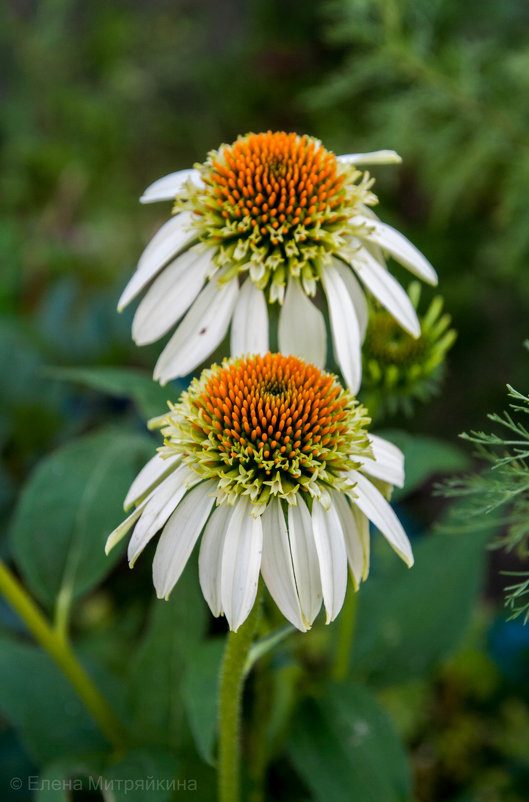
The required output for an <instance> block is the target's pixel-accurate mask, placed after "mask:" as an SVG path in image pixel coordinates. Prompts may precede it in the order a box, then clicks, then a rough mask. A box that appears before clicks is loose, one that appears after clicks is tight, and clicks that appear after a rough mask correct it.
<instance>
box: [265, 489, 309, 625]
mask: <svg viewBox="0 0 529 802" xmlns="http://www.w3.org/2000/svg"><path fill="white" fill-rule="evenodd" d="M262 521H263V556H262V561H261V573H262V575H263V579H264V581H265V582H266V586H267V588H268V590H269V591H270V595H271V596H272V598H273V600H274V601H275V603H276V604H277V606H278V607H279V609H280V610H281V612H282V613H283V615H284V616H285V618H287V619H288V620H289V621H290V623H291V624H294V626H295V627H297V628H298V629H300V630H301V631H302V632H306V631H307V629H308V627H307V624H306V622H304V621H303V617H302V614H301V607H300V603H299V597H298V592H297V590H296V582H295V580H294V571H293V568H292V557H291V555H290V545H289V541H288V531H287V525H286V521H285V516H284V514H283V510H282V509H281V504H280V502H279V501H278V500H277V499H272V501H270V502H269V504H268V506H267V508H266V510H265V512H264V513H263V516H262Z"/></svg>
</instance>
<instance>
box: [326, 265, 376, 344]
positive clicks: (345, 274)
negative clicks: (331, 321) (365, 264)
mask: <svg viewBox="0 0 529 802" xmlns="http://www.w3.org/2000/svg"><path fill="white" fill-rule="evenodd" d="M332 261H333V265H334V266H335V268H336V270H337V271H338V273H339V274H340V278H341V279H342V281H343V283H344V284H345V286H346V287H347V292H348V293H349V295H350V297H351V301H352V302H353V306H354V308H355V312H356V319H357V320H358V328H359V330H360V339H361V340H362V342H363V340H364V337H365V335H366V329H367V321H368V319H369V311H368V308H367V301H366V297H365V295H364V291H363V289H362V287H361V286H360V284H359V283H358V281H357V280H356V278H355V277H354V274H353V271H352V270H351V268H350V267H349V265H345V264H344V263H343V262H342V261H341V260H340V259H335V258H334V257H333V260H332Z"/></svg>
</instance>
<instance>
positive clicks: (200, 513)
mask: <svg viewBox="0 0 529 802" xmlns="http://www.w3.org/2000/svg"><path fill="white" fill-rule="evenodd" d="M214 490H215V483H214V482H212V481H210V480H208V481H207V482H201V484H199V485H197V486H196V487H194V488H193V489H192V490H190V491H189V492H188V493H187V495H186V496H185V497H184V499H183V500H182V501H181V502H180V504H179V505H178V507H177V508H176V510H175V511H174V512H173V514H172V515H171V517H170V518H169V520H168V521H167V523H166V525H165V528H164V530H163V532H162V534H161V537H160V540H159V541H158V546H157V547H156V553H155V555H154V560H153V563H152V576H153V581H154V587H155V588H156V594H157V596H158V598H159V599H167V598H168V597H169V594H170V593H171V591H172V589H173V588H174V586H175V584H176V583H177V582H178V580H179V578H180V575H181V573H182V571H183V570H184V568H185V565H186V563H187V561H188V559H189V555H190V554H191V552H192V551H193V546H194V545H195V543H196V541H197V539H198V537H199V535H200V533H201V531H202V528H203V527H204V524H205V523H206V520H207V517H208V515H209V513H210V510H211V507H212V506H213V502H214V498H213V495H212V494H213V492H214Z"/></svg>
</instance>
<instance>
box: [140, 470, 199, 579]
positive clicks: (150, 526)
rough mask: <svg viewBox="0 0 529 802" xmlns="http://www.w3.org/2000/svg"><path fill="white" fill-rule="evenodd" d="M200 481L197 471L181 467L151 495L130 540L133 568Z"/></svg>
mask: <svg viewBox="0 0 529 802" xmlns="http://www.w3.org/2000/svg"><path fill="white" fill-rule="evenodd" d="M199 481H200V477H199V476H198V474H197V473H196V471H193V469H192V468H190V467H189V466H188V465H180V466H179V467H178V468H176V469H175V470H174V471H173V473H171V474H170V475H169V476H168V477H167V479H164V481H163V482H162V483H161V484H160V485H158V487H157V488H156V491H155V492H154V493H151V498H150V501H149V502H148V504H146V506H145V508H144V510H143V513H142V516H141V518H140V520H139V521H138V523H137V524H136V527H135V529H134V532H133V533H132V537H131V539H130V540H129V547H128V551H127V556H128V560H129V565H130V567H131V568H132V567H133V566H134V563H135V562H136V560H137V559H138V557H139V555H140V554H141V552H142V551H143V549H144V548H145V546H146V545H147V543H149V541H150V540H151V539H152V538H153V537H154V535H155V534H156V533H157V532H159V531H160V529H161V528H162V527H163V526H164V524H165V522H166V521H167V519H168V518H169V516H170V515H171V514H172V513H173V512H174V510H175V509H176V508H177V506H178V505H179V503H180V502H181V500H182V499H183V498H184V496H185V494H186V493H187V491H188V490H189V488H190V487H192V486H193V485H196V484H197V483H198V482H199Z"/></svg>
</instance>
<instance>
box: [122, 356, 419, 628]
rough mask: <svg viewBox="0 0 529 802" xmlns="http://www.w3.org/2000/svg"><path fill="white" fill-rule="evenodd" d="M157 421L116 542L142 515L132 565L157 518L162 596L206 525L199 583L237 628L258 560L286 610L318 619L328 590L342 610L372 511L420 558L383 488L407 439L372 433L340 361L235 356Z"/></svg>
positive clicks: (397, 545) (407, 557)
mask: <svg viewBox="0 0 529 802" xmlns="http://www.w3.org/2000/svg"><path fill="white" fill-rule="evenodd" d="M170 406H171V408H170V411H169V412H167V413H166V414H165V415H162V416H161V417H160V418H156V419H155V420H154V421H153V422H152V424H153V426H155V427H159V428H161V430H162V433H163V435H164V438H165V440H164V445H163V447H161V448H160V450H159V451H160V453H159V454H157V455H156V456H155V457H154V458H153V459H152V460H151V461H150V462H149V463H147V465H146V466H145V468H144V469H143V470H142V471H141V473H140V474H139V475H138V477H137V478H136V480H135V481H134V483H133V484H132V486H131V488H130V491H129V493H128V495H127V498H126V500H125V508H128V507H130V506H132V505H134V506H135V509H134V511H133V512H132V514H131V515H129V517H128V518H127V519H126V520H125V521H124V522H123V523H122V524H121V525H120V526H119V527H118V528H117V529H116V530H115V531H114V532H113V533H112V534H111V535H110V537H109V538H108V542H107V551H108V550H109V549H110V548H112V547H113V546H114V545H115V544H116V543H117V542H118V541H119V540H120V539H121V538H122V537H124V536H125V535H126V533H127V532H128V531H129V530H130V529H132V528H133V527H134V531H133V533H132V536H131V539H130V542H129V547H128V556H129V561H130V565H131V566H132V565H133V564H134V562H135V560H136V559H137V557H138V555H139V554H140V553H141V551H142V550H143V549H144V548H145V546H146V545H147V543H148V542H149V541H150V540H151V538H152V537H153V536H154V535H156V534H157V533H158V532H159V531H160V530H161V537H160V539H159V541H158V545H157V548H156V553H155V556H154V562H153V578H154V585H155V588H156V592H157V594H158V596H159V597H160V598H167V597H168V596H169V594H170V593H171V590H172V589H173V587H174V585H175V583H176V582H177V581H178V579H179V577H180V575H181V573H182V571H183V569H184V567H185V565H186V562H187V560H188V558H189V556H190V554H191V552H192V550H193V547H194V545H195V543H196V542H197V540H198V538H199V536H200V534H201V533H202V540H201V544H200V556H199V574H200V583H201V587H202V591H203V593H204V596H205V598H206V600H207V602H208V604H209V606H210V608H211V611H212V612H213V614H214V615H217V616H218V615H220V614H224V615H226V618H227V619H228V623H229V626H230V628H231V629H233V630H237V629H238V627H239V626H240V625H241V624H242V623H243V621H244V620H245V619H246V617H247V616H248V614H249V612H250V610H251V608H252V606H253V603H254V600H255V596H256V591H257V585H258V580H259V573H260V572H261V574H262V576H263V579H264V581H265V583H266V585H267V587H268V590H269V591H270V594H271V595H272V597H273V598H274V600H275V602H276V604H277V605H278V607H279V608H280V610H281V611H282V612H283V614H284V615H285V617H286V618H287V619H288V620H289V621H291V622H292V624H294V625H295V626H296V627H297V628H298V629H300V630H302V631H305V630H307V629H309V628H310V626H311V624H312V622H313V621H314V619H315V617H316V615H317V614H318V611H319V610H320V607H321V604H322V600H323V604H324V606H325V609H326V613H327V622H329V621H332V620H333V619H334V618H335V616H336V615H337V614H338V612H339V611H340V609H341V607H342V604H343V601H344V597H345V591H346V585H347V564H349V568H350V570H351V576H352V579H353V582H354V584H355V586H356V587H358V585H359V583H360V582H361V580H362V579H365V578H366V576H367V574H368V570H369V521H370V520H371V521H372V522H373V523H374V524H375V526H376V527H377V528H378V529H379V530H380V531H381V532H382V533H383V534H384V535H385V536H386V538H387V539H388V541H389V543H390V544H391V545H392V546H393V548H394V549H395V550H396V551H397V553H398V554H399V555H400V556H401V557H402V558H403V559H404V561H405V562H406V563H407V564H408V565H412V563H413V556H412V552H411V547H410V544H409V541H408V538H407V537H406V534H405V532H404V530H403V528H402V526H401V524H400V522H399V520H398V519H397V517H396V515H395V513H394V512H393V510H392V508H391V506H390V505H389V503H388V501H387V500H386V497H385V496H386V495H388V494H389V491H390V489H391V485H401V484H402V482H403V477H404V473H403V458H402V454H401V452H400V451H399V450H398V449H397V448H396V447H395V446H393V445H392V444H390V443H388V442H386V441H385V440H382V439H381V438H380V437H376V436H374V435H371V434H368V433H367V431H366V426H367V424H368V423H369V418H367V417H366V410H365V409H364V407H362V406H361V405H359V404H358V403H357V401H356V400H355V399H354V397H353V396H352V394H351V393H350V392H349V391H347V390H344V389H343V388H342V387H341V385H340V384H339V383H338V381H337V379H336V378H335V377H334V376H332V375H331V374H328V373H324V372H322V371H321V370H320V369H319V368H317V367H316V366H314V365H311V364H308V363H306V362H304V361H302V360H300V359H298V358H297V357H293V356H283V355H282V354H271V353H268V354H266V355H265V356H260V355H257V356H247V357H244V358H232V359H229V360H226V361H225V362H223V364H222V366H220V367H219V366H214V367H213V368H211V369H208V370H205V371H204V372H203V373H202V376H201V377H200V378H199V379H194V380H193V382H192V383H191V386H190V388H189V391H188V392H185V393H183V394H182V397H181V400H180V401H179V402H178V403H176V404H174V405H170Z"/></svg>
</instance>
